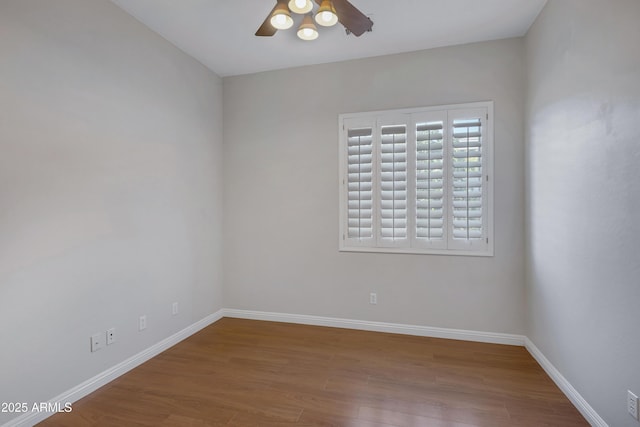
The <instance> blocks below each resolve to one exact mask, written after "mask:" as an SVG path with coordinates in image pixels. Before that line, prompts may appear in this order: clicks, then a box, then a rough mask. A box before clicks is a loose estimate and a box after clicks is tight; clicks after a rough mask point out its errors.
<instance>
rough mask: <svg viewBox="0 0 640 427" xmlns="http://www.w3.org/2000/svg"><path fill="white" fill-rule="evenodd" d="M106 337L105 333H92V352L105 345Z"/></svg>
mask: <svg viewBox="0 0 640 427" xmlns="http://www.w3.org/2000/svg"><path fill="white" fill-rule="evenodd" d="M104 338H105V335H104V334H103V333H99V334H93V335H91V352H92V353H93V352H95V351H98V350H100V349H101V348H102V347H104Z"/></svg>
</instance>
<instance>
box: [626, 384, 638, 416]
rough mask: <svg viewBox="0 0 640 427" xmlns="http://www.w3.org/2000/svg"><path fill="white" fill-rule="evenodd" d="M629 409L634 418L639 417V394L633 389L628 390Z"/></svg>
mask: <svg viewBox="0 0 640 427" xmlns="http://www.w3.org/2000/svg"><path fill="white" fill-rule="evenodd" d="M627 411H629V414H630V415H631V416H632V417H633V418H635V419H636V420H637V419H638V396H636V395H635V394H633V393H632V392H631V390H627Z"/></svg>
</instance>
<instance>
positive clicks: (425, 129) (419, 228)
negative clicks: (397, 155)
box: [415, 121, 445, 240]
mask: <svg viewBox="0 0 640 427" xmlns="http://www.w3.org/2000/svg"><path fill="white" fill-rule="evenodd" d="M443 130H444V122H442V121H434V122H427V123H417V124H416V192H415V195H416V200H415V203H416V207H415V209H416V219H415V221H416V229H415V237H416V238H417V239H426V240H442V239H443V237H444V204H445V199H444V145H443Z"/></svg>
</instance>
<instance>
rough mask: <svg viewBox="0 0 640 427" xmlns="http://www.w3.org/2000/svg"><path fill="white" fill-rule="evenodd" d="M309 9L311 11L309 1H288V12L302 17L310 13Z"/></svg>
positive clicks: (311, 6)
mask: <svg viewBox="0 0 640 427" xmlns="http://www.w3.org/2000/svg"><path fill="white" fill-rule="evenodd" d="M311 9H313V3H311V0H289V10H291V12H293V13H297V14H300V15H304V14H305V13H309V12H311Z"/></svg>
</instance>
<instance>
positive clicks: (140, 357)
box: [1, 310, 223, 427]
mask: <svg viewBox="0 0 640 427" xmlns="http://www.w3.org/2000/svg"><path fill="white" fill-rule="evenodd" d="M222 312H223V310H218V311H217V312H215V313H213V314H210V315H209V316H207V317H205V318H204V319H202V320H200V321H198V322H196V323H194V324H192V325H190V326H187V327H186V328H184V329H183V330H181V331H179V332H176V333H175V334H173V335H171V336H170V337H168V338H166V339H164V340H162V341H160V342H159V343H157V344H154V345H153V346H151V347H149V348H147V349H146V350H143V351H141V352H140V353H138V354H136V355H134V356H132V357H130V358H129V359H127V360H125V361H123V362H121V363H118V364H117V365H115V366H113V367H111V368H109V369H107V370H106V371H104V372H101V373H100V374H98V375H96V376H95V377H93V378H90V379H88V380H87V381H85V382H83V383H82V384H79V385H77V386H75V387H73V388H72V389H70V390H67V391H65V392H64V393H62V394H60V395H58V396H56V397H54V398H53V399H51V400H49V402H48V403H50V404H51V405H56V404H59V405H60V407H63V408H64V405H65V403H67V402H68V403H73V402H76V401H78V400H80V399H82V398H83V397H85V396H87V395H88V394H90V393H92V392H94V391H96V390H97V389H99V388H100V387H102V386H104V385H106V384H108V383H109V382H111V381H113V380H115V379H116V378H118V377H119V376H121V375H123V374H125V373H127V372H129V371H130V370H132V369H133V368H135V367H137V366H139V365H141V364H143V363H144V362H146V361H147V360H149V359H151V358H153V357H155V356H157V355H158V354H160V353H162V352H163V351H165V350H167V349H168V348H170V347H173V346H174V345H176V344H177V343H179V342H180V341H182V340H184V339H185V338H188V337H190V336H191V335H193V334H195V333H196V332H198V331H200V330H201V329H203V328H206V327H207V326H209V325H211V324H212V323H214V322H216V321H218V320H219V319H221V318H222V317H223V314H222ZM51 415H53V414H52V413H49V412H31V413H26V414H23V415H21V416H19V417H17V418H14V419H13V420H11V421H9V422H8V423H6V424H3V425H2V426H1V427H30V426H33V425H34V424H37V423H39V422H40V421H43V420H45V419H47V418H48V417H50V416H51Z"/></svg>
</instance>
